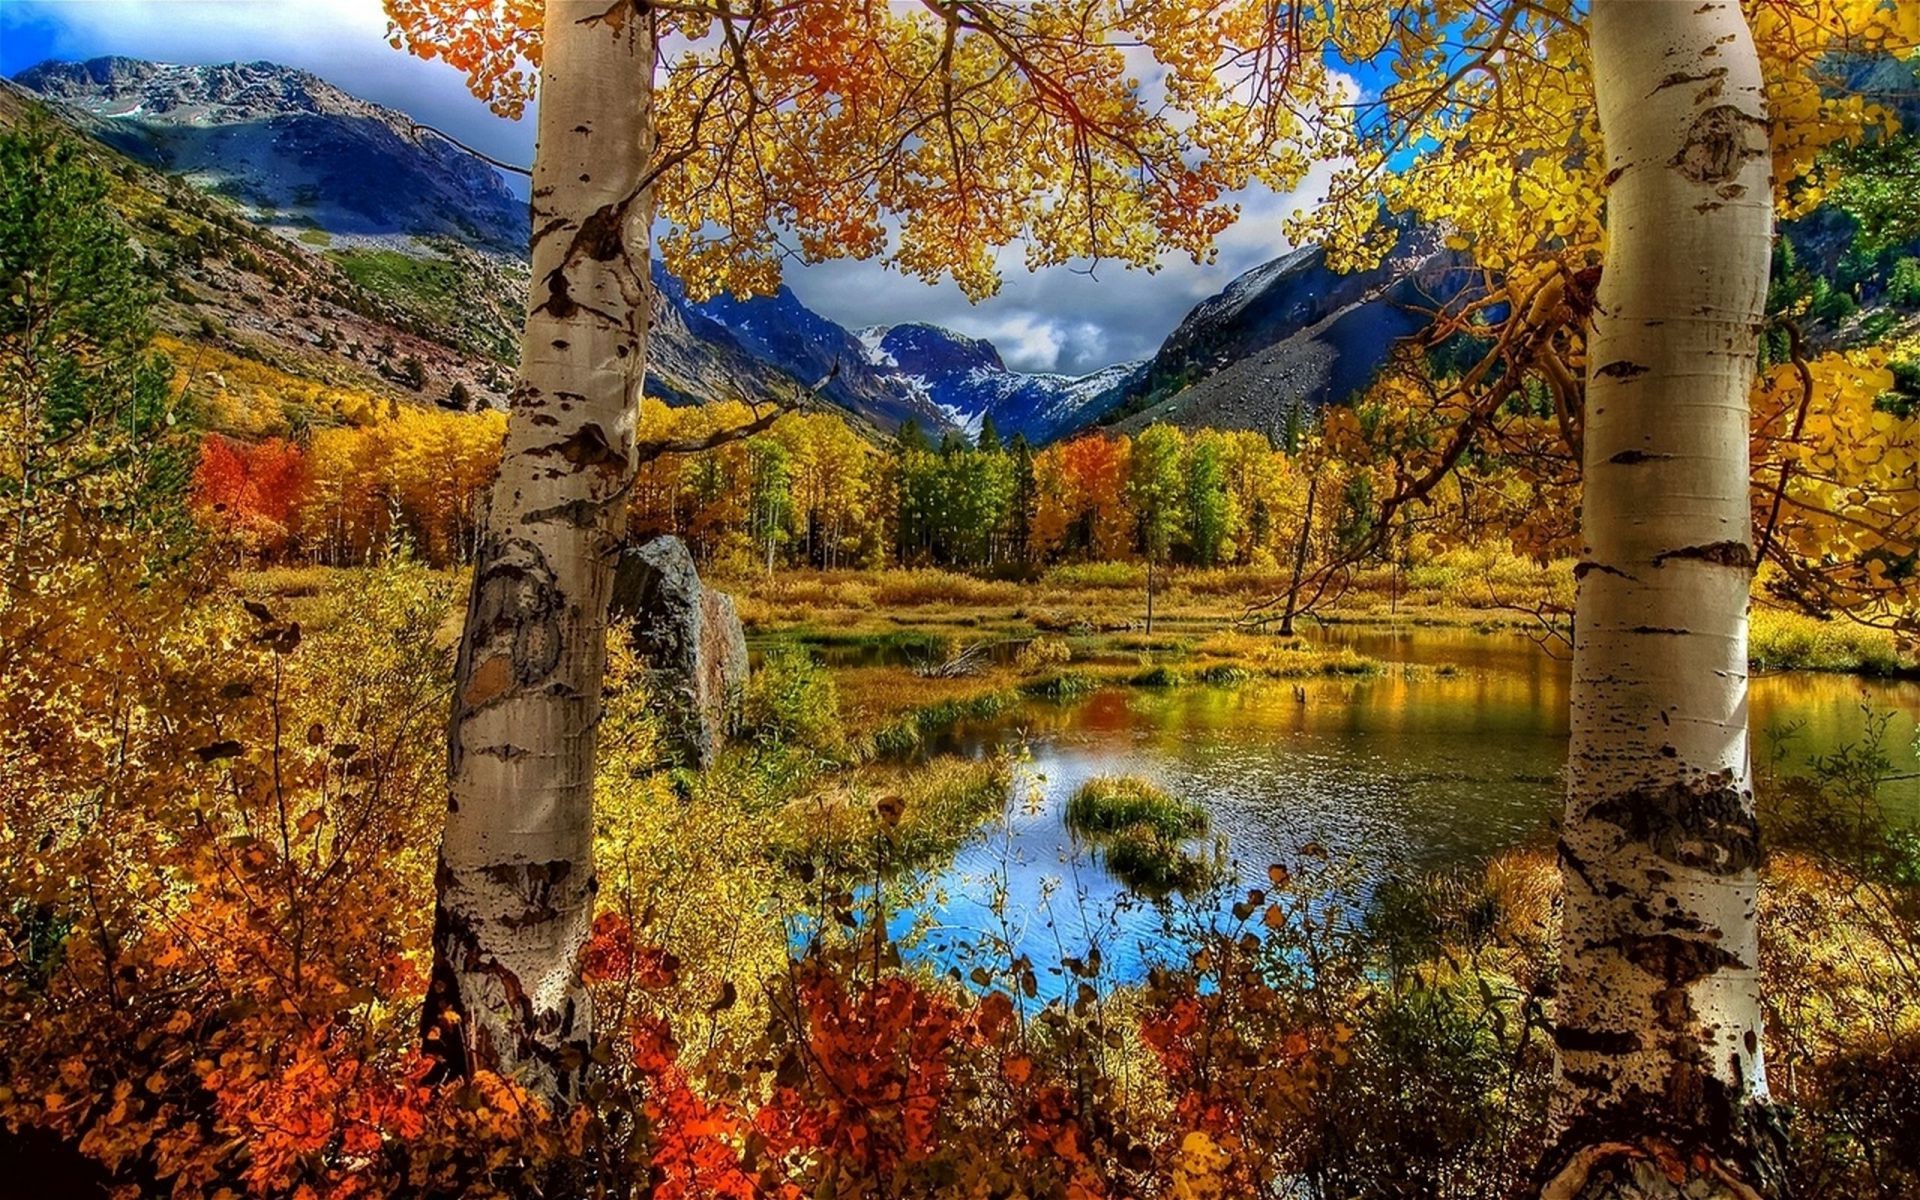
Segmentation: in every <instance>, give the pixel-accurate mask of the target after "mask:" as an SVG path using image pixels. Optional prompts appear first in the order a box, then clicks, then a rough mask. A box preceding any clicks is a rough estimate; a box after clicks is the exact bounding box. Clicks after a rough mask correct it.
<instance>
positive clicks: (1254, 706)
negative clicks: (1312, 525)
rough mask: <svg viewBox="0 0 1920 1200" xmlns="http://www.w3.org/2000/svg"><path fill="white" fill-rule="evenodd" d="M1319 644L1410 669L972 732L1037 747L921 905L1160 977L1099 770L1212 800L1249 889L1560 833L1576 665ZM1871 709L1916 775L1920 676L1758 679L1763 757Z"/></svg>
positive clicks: (1917, 795) (1505, 655)
mask: <svg viewBox="0 0 1920 1200" xmlns="http://www.w3.org/2000/svg"><path fill="white" fill-rule="evenodd" d="M1318 636H1322V637H1325V638H1327V639H1328V640H1331V641H1337V642H1340V643H1344V644H1347V645H1351V646H1352V647H1353V649H1355V650H1356V651H1358V652H1360V653H1363V654H1367V655H1370V656H1372V657H1374V658H1377V659H1380V660H1382V661H1385V662H1389V663H1393V664H1395V666H1394V667H1393V668H1392V669H1390V670H1389V671H1388V672H1387V673H1385V674H1384V675H1382V676H1379V677H1375V678H1368V679H1358V680H1354V679H1339V680H1332V679H1327V680H1318V679H1316V680H1311V681H1308V682H1307V683H1305V684H1303V685H1302V686H1301V687H1300V688H1299V689H1296V688H1294V687H1293V686H1292V685H1289V684H1280V685H1262V686H1255V687H1248V688H1242V689H1215V688H1189V689H1181V690H1176V691H1169V692H1152V691H1139V690H1121V689H1115V690H1108V691H1102V692H1099V693H1096V694H1095V695H1093V696H1091V697H1089V698H1088V699H1086V700H1084V701H1083V702H1081V703H1078V704H1073V705H1064V706H1063V705H1054V704H1049V703H1045V702H1034V703H1031V704H1027V705H1025V706H1022V707H1021V708H1019V709H1018V710H1016V711H1015V712H1013V713H1012V714H1010V715H1008V716H1005V717H1002V718H999V719H996V720H995V721H993V722H991V723H986V724H982V725H978V726H974V727H964V728H961V729H958V730H956V731H954V733H953V734H952V735H950V737H949V738H948V740H947V742H946V744H945V745H944V746H943V747H942V748H943V749H947V750H950V751H953V752H956V753H961V754H968V755H978V754H986V753H990V752H992V751H994V750H997V749H1002V748H1006V747H1011V746H1021V745H1024V747H1025V748H1026V753H1027V755H1028V757H1027V760H1026V761H1025V762H1024V763H1023V765H1022V767H1021V769H1020V770H1019V772H1018V773H1017V775H1018V778H1017V780H1016V783H1015V786H1014V788H1013V794H1012V796H1010V798H1009V804H1008V812H1007V818H1006V821H1005V822H1004V824H1003V825H1001V826H998V827H995V828H993V829H991V830H990V831H988V832H985V833H983V835H982V836H981V837H980V838H979V839H977V840H976V841H975V842H974V843H973V844H971V845H970V846H968V847H967V848H965V849H964V850H963V851H962V852H961V853H960V854H959V855H958V856H957V857H956V859H955V860H954V862H953V864H952V865H951V866H950V867H949V868H948V869H947V870H946V871H945V872H944V873H943V875H942V876H941V877H940V878H939V879H938V881H937V892H938V893H939V896H938V898H936V899H933V900H930V901H928V902H927V903H926V904H925V905H923V906H922V908H921V910H920V912H919V915H920V916H922V917H924V918H927V919H929V920H931V921H932V922H933V923H935V924H936V925H944V926H950V927H955V928H956V929H958V930H986V929H992V928H994V927H995V925H996V923H997V917H996V916H995V914H994V912H993V906H992V903H991V899H992V897H993V895H994V894H995V892H996V891H1000V890H1002V889H1003V890H1004V898H1005V904H1004V908H1005V910H1006V912H1007V914H1008V918H1009V920H1010V921H1011V923H1012V925H1013V934H1014V936H1013V937H1012V938H1011V940H1013V941H1014V942H1015V945H1016V948H1017V951H1018V952H1024V953H1027V954H1028V955H1030V956H1031V957H1032V958H1033V959H1034V960H1035V961H1036V962H1039V963H1046V962H1053V961H1057V960H1058V957H1059V955H1060V954H1061V953H1062V952H1063V949H1064V952H1065V953H1071V954H1080V953H1084V952H1085V949H1086V945H1087V941H1088V940H1089V938H1092V939H1093V940H1098V941H1099V942H1100V943H1101V944H1102V950H1103V953H1104V954H1105V955H1106V958H1107V961H1108V962H1109V963H1110V964H1112V967H1113V970H1114V971H1115V973H1116V974H1117V976H1118V977H1119V978H1122V979H1127V978H1132V977H1135V976H1137V975H1138V974H1139V973H1141V972H1142V971H1143V970H1144V967H1145V964H1146V963H1147V962H1148V961H1150V960H1151V959H1152V958H1153V956H1154V937H1155V935H1156V933H1157V931H1158V929H1159V927H1160V918H1159V916H1158V914H1156V913H1155V912H1154V911H1153V908H1152V906H1151V905H1149V904H1145V903H1141V902H1137V901H1134V900H1133V899H1132V898H1130V897H1128V896H1127V895H1126V893H1125V889H1124V888H1122V887H1121V886H1120V885H1119V884H1118V883H1116V882H1115V881H1114V880H1112V879H1111V878H1109V877H1108V876H1107V875H1106V873H1105V872H1104V871H1102V870H1101V869H1100V868H1099V864H1098V862H1097V857H1096V855H1095V852H1094V851H1092V850H1091V849H1090V848H1089V847H1087V846H1086V845H1084V844H1078V843H1076V841H1075V839H1074V838H1073V836H1072V835H1071V834H1070V833H1069V832H1068V830H1067V828H1066V826H1065V823H1064V821H1063V820H1062V811H1063V809H1064V806H1065V804H1066V801H1067V798H1068V797H1070V796H1071V795H1072V794H1073V792H1074V791H1075V789H1077V788H1078V787H1079V786H1080V785H1081V784H1082V783H1083V782H1085V781H1086V780H1087V779H1089V778H1091V777H1093V776H1096V775H1110V774H1121V773H1133V774H1140V775H1144V776H1147V777H1148V778H1151V779H1153V780H1154V781H1155V782H1157V783H1159V784H1161V785H1162V786H1164V787H1166V788H1167V789H1168V790H1170V791H1173V792H1175V793H1177V794H1180V795H1184V796H1187V797H1190V798H1192V799H1195V800H1197V801H1199V802H1201V803H1202V804H1204V805H1205V806H1206V807H1207V809H1208V811H1209V813H1210V814H1211V817H1212V822H1213V831H1212V832H1213V836H1214V837H1216V838H1217V839H1219V842H1220V844H1221V848H1222V850H1223V851H1224V853H1225V855H1226V857H1227V858H1228V859H1229V860H1231V861H1233V862H1236V863H1238V864H1239V865H1240V867H1241V877H1242V878H1243V879H1248V880H1257V879H1258V878H1260V877H1261V876H1262V875H1263V873H1264V871H1265V868H1266V866H1267V864H1268V863H1270V862H1276V861H1293V860H1294V859H1295V857H1296V855H1297V852H1298V849H1299V847H1300V846H1302V845H1303V844H1305V843H1309V842H1316V843H1319V844H1321V845H1323V846H1325V847H1327V848H1328V849H1329V850H1330V851H1331V852H1332V853H1333V854H1334V855H1335V856H1336V857H1339V858H1346V859H1351V860H1353V861H1354V862H1355V863H1357V864H1358V865H1359V867H1360V873H1361V877H1362V878H1372V879H1377V878H1380V877H1381V876H1382V875H1384V874H1385V873H1387V872H1389V871H1428V870H1433V869H1437V868H1442V867H1446V866H1450V865H1454V864H1460V863H1467V862H1472V861H1475V860H1478V859H1481V858H1484V857H1485V856H1487V855H1490V854H1493V853H1496V852H1498V851H1500V850H1503V849H1507V848H1509V847H1513V846H1518V845H1527V844H1542V845H1544V844H1548V843H1550V841H1551V837H1552V833H1551V829H1552V823H1553V820H1554V818H1555V815H1556V813H1557V811H1558V809H1559V805H1560V790H1561V782H1560V780H1561V770H1562V766H1563V763H1564V760H1565V756H1566V739H1567V681H1568V673H1569V666H1568V663H1567V662H1566V661H1565V660H1564V657H1560V658H1556V657H1554V656H1552V655H1550V654H1548V653H1545V652H1543V650H1542V649H1541V648H1540V647H1539V646H1537V645H1536V644H1535V643H1534V642H1533V641H1532V640H1530V639H1528V638H1527V637H1525V636H1522V635H1518V634H1492V635H1482V634H1477V633H1474V632H1472V631H1469V630H1444V629H1413V630H1406V629H1401V630H1386V629H1375V628H1340V627H1336V628H1334V629H1331V630H1328V631H1324V632H1323V633H1321V634H1319V635H1318ZM1409 668H1410V669H1409ZM1863 706H1871V707H1873V708H1879V709H1891V710H1894V711H1895V712H1896V714H1897V715H1896V716H1895V718H1894V719H1893V721H1892V723H1891V725H1890V727H1889V737H1890V742H1889V745H1888V749H1889V750H1890V751H1891V752H1892V753H1893V755H1894V757H1895V759H1896V761H1897V762H1899V763H1901V764H1904V765H1903V767H1902V769H1903V770H1907V771H1911V770H1912V769H1913V767H1914V757H1913V753H1912V750H1911V746H1912V743H1913V738H1914V732H1915V728H1914V718H1915V715H1916V713H1920V684H1915V683H1912V682H1878V681H1864V680H1859V679H1854V678H1850V677H1845V676H1837V675H1813V674H1802V673H1792V674H1778V675H1771V676H1765V677H1761V678H1756V679H1755V680H1754V681H1753V689H1752V711H1753V720H1754V731H1755V754H1756V758H1761V759H1764V758H1765V757H1766V756H1767V754H1768V747H1769V739H1768V738H1766V737H1765V736H1763V731H1765V730H1767V729H1769V728H1774V729H1787V728H1788V727H1793V728H1794V729H1795V730H1796V732H1795V733H1794V736H1793V737H1791V738H1790V739H1789V740H1788V743H1787V745H1788V747H1789V750H1790V754H1789V757H1788V760H1787V762H1786V764H1785V766H1786V767H1787V768H1789V769H1791V768H1792V767H1794V766H1795V765H1798V764H1804V763H1805V762H1806V760H1807V758H1808V756H1810V755H1813V754H1822V753H1830V752H1832V751H1833V750H1835V749H1837V748H1838V747H1840V746H1842V745H1844V744H1846V743H1848V742H1850V741H1854V740H1856V739H1858V738H1859V736H1860V734H1861V732H1862V729H1863V727H1864V722H1865V713H1864V711H1863ZM1762 786H1763V787H1764V786H1765V782H1764V777H1763V780H1762ZM1882 799H1883V802H1884V803H1885V804H1886V805H1887V806H1888V808H1889V809H1890V810H1891V811H1892V812H1894V813H1895V814H1896V815H1898V816H1900V817H1902V818H1903V819H1909V820H1915V819H1920V779H1915V778H1906V779H1901V780H1896V781H1894V782H1892V783H1889V784H1888V785H1887V787H1886V789H1885V792H1884V794H1883V797H1882ZM1096 931H1100V932H1098V933H1096Z"/></svg>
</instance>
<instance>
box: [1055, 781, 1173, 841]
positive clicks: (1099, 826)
mask: <svg viewBox="0 0 1920 1200" xmlns="http://www.w3.org/2000/svg"><path fill="white" fill-rule="evenodd" d="M1067 825H1068V827H1069V828H1071V829H1073V830H1074V831H1075V832H1077V833H1083V834H1092V835H1098V834H1119V833H1123V832H1129V833H1131V832H1135V831H1137V830H1140V829H1146V830H1149V831H1151V832H1152V833H1154V834H1155V835H1157V836H1159V837H1161V838H1163V839H1166V840H1169V841H1178V840H1179V839H1180V838H1184V837H1193V836H1195V835H1198V834H1202V833H1205V832H1206V831H1207V812H1206V810H1205V809H1203V808H1201V807H1200V806H1199V805H1197V804H1194V803H1193V802H1192V801H1190V800H1182V799H1180V798H1179V797H1177V796H1173V795H1170V794H1168V793H1167V792H1166V791H1165V790H1163V789H1162V788H1160V787H1159V786H1158V785H1157V784H1155V783H1153V782H1151V781H1150V780H1146V779H1141V778H1140V777H1139V776H1137V775H1115V776H1103V777H1101V778H1099V779H1089V780H1088V781H1087V782H1085V783H1083V784H1081V785H1080V790H1079V791H1077V792H1075V793H1074V794H1073V799H1071V800H1069V801H1067Z"/></svg>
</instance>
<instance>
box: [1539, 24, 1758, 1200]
mask: <svg viewBox="0 0 1920 1200" xmlns="http://www.w3.org/2000/svg"><path fill="white" fill-rule="evenodd" d="M1591 48H1592V54H1593V68H1594V80H1595V91H1596V93H1597V96H1598V100H1599V107H1600V123H1601V129H1602V132H1603V134H1604V136H1605V139H1606V152H1607V160H1608V168H1609V173H1608V176H1607V178H1608V181H1609V191H1608V193H1607V229H1608V245H1607V254H1606V265H1605V270H1604V273H1603V275H1602V277H1601V283H1600V289H1599V295H1598V301H1597V310H1596V313H1595V317H1594V327H1593V330H1592V336H1591V338H1590V340H1589V343H1588V383H1587V393H1586V425H1585V447H1584V458H1585V462H1584V470H1585V499H1584V504H1583V513H1582V538H1583V542H1584V552H1583V561H1582V562H1581V564H1580V566H1579V569H1578V575H1579V578H1580V585H1579V600H1578V606H1577V616H1576V630H1577V633H1576V646H1575V651H1574V680H1573V713H1572V721H1573V741H1572V749H1571V761H1570V768H1569V795H1568V799H1567V813H1566V827H1565V833H1564V840H1563V842H1562V844H1561V871H1562V875H1563V877H1564V881H1565V888H1566V907H1565V925H1564V936H1563V941H1562V949H1561V983H1560V994H1559V1000H1558V1010H1557V1014H1556V1024H1557V1030H1556V1041H1557V1044H1558V1063H1557V1066H1558V1077H1557V1090H1556V1113H1555V1116H1556V1122H1557V1125H1558V1127H1559V1128H1560V1129H1561V1130H1562V1131H1563V1134H1564V1136H1563V1139H1562V1143H1561V1147H1562V1154H1563V1159H1562V1161H1567V1160H1566V1159H1565V1158H1564V1155H1566V1154H1567V1153H1570V1152H1573V1151H1578V1150H1582V1149H1584V1150H1586V1151H1587V1153H1586V1154H1585V1155H1579V1154H1575V1155H1573V1157H1572V1159H1571V1162H1570V1165H1569V1166H1568V1168H1567V1170H1565V1171H1563V1172H1562V1173H1561V1174H1560V1177H1559V1178H1558V1179H1557V1180H1556V1181H1555V1182H1554V1184H1553V1185H1552V1186H1550V1187H1549V1189H1548V1194H1550V1195H1564V1196H1626V1195H1634V1196H1640V1195H1646V1196H1658V1195H1679V1194H1681V1193H1680V1191H1678V1190H1677V1189H1674V1188H1672V1187H1671V1185H1668V1184H1665V1183H1664V1182H1663V1181H1664V1176H1661V1175H1660V1174H1659V1172H1658V1171H1656V1170H1654V1169H1653V1168H1652V1166H1651V1164H1650V1163H1649V1162H1648V1161H1647V1160H1646V1159H1644V1158H1639V1159H1636V1158H1635V1156H1634V1152H1632V1151H1626V1150H1623V1149H1622V1148H1623V1147H1634V1148H1636V1150H1644V1149H1645V1147H1646V1146H1648V1145H1649V1144H1651V1143H1652V1142H1653V1141H1664V1142H1666V1143H1667V1144H1669V1145H1673V1146H1677V1147H1680V1148H1682V1149H1683V1150H1685V1151H1686V1152H1688V1153H1693V1152H1696V1151H1697V1152H1700V1153H1701V1154H1702V1155H1703V1161H1705V1160H1712V1161H1715V1162H1717V1163H1718V1164H1719V1166H1718V1167H1717V1168H1714V1169H1713V1170H1710V1171H1708V1172H1707V1173H1706V1177H1703V1178H1702V1179H1701V1180H1699V1181H1697V1183H1696V1185H1695V1186H1696V1187H1697V1188H1703V1189H1705V1190H1698V1191H1688V1192H1686V1193H1685V1194H1687V1195H1690V1196H1691V1195H1696V1194H1698V1195H1746V1194H1751V1193H1748V1192H1743V1191H1742V1190H1741V1188H1742V1187H1744V1186H1747V1185H1752V1186H1755V1187H1757V1188H1758V1189H1760V1191H1761V1192H1762V1193H1763V1194H1764V1193H1765V1192H1767V1191H1770V1190H1772V1182H1771V1179H1770V1174H1771V1171H1772V1166H1771V1164H1772V1162H1773V1160H1772V1158H1771V1157H1770V1155H1771V1153H1772V1150H1773V1143H1772V1135H1771V1128H1772V1127H1771V1125H1770V1123H1769V1120H1768V1118H1767V1114H1768V1111H1769V1110H1768V1109H1767V1106H1766V1104H1765V1100H1766V1096H1767V1089H1766V1076H1765V1064H1764V1059H1763V1055H1762V1048H1761V1043H1760V1039H1761V1033H1762V1031H1761V1008H1760V993H1759V979H1758V971H1757V966H1758V958H1757V947H1756V942H1757V938H1756V930H1755V922H1754V904H1755V896H1756V892H1757V875H1756V869H1757V865H1758V854H1759V849H1758V838H1757V829H1756V825H1755V821H1754V811H1753V793H1752V788H1751V781H1750V776H1749V764H1748V730H1747V585H1748V578H1749V573H1750V566H1751V561H1752V549H1751V528H1750V519H1749V510H1748V499H1747V485H1748V474H1747V434H1748V430H1747V426H1748V415H1747V394H1748V389H1749V386H1750V383H1751V380H1752V378H1753V372H1754V356H1755V350H1756V341H1757V335H1758V331H1759V328H1760V322H1761V320H1762V317H1763V312H1764V301H1765V295H1766V285H1767V269H1768V256H1769V248H1770V239H1771V233H1772V188H1771V186H1770V161H1769V155H1768V139H1767V112H1766V104H1765V97H1764V94H1763V91H1762V82H1761V74H1760V66H1759V61H1758V58H1757V56H1756V54H1755V52H1754V47H1753V40H1752V36H1751V34H1750V32H1749V30H1748V28H1747V26H1746V22H1745V19H1744V17H1743V16H1742V13H1741V10H1740V7H1739V5H1738V4H1737V3H1735V2H1733V0H1704V2H1703V0H1673V2H1659V3H1632V2H1629V0H1594V2H1593V8H1592V18H1591ZM1596 1147H1601V1148H1605V1147H1612V1149H1611V1150H1604V1151H1602V1152H1596V1150H1595V1148H1596ZM1609 1155H1611V1156H1612V1157H1611V1160H1610V1161H1611V1165H1608V1162H1609ZM1736 1177H1737V1178H1741V1179H1744V1180H1745V1183H1744V1184H1735V1183H1733V1182H1731V1180H1732V1179H1733V1178H1736ZM1555 1189H1558V1190H1555Z"/></svg>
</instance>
